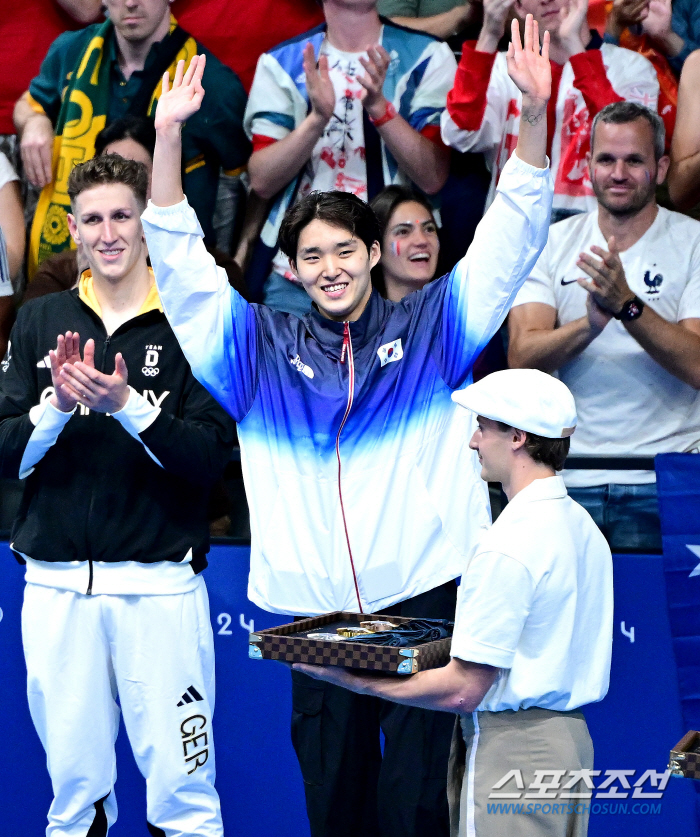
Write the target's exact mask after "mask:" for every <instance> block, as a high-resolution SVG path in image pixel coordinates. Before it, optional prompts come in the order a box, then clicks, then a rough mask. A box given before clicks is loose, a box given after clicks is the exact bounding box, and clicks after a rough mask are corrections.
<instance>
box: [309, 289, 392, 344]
mask: <svg viewBox="0 0 700 837" xmlns="http://www.w3.org/2000/svg"><path fill="white" fill-rule="evenodd" d="M391 308H392V303H391V302H387V300H385V299H384V298H383V297H381V296H380V295H379V293H378V292H377V291H376V290H374V289H373V290H372V294H371V296H370V298H369V299H368V300H367V305H366V306H365V310H364V311H363V312H362V315H361V316H360V318H359V319H357V320H355V321H354V322H351V323H350V339H351V340H352V345H353V348H354V349H356V350H357V349H361V348H362V347H363V346H364V345H366V344H367V343H369V342H370V341H371V340H373V339H374V337H375V335H376V334H377V332H378V331H379V330H380V328H381V326H382V324H383V323H384V322H385V320H386V318H387V317H388V316H389V312H390V310H391ZM303 322H304V325H305V327H306V330H307V331H308V333H309V334H310V335H311V336H312V337H313V338H314V339H315V340H317V341H318V342H319V343H320V344H321V345H322V346H323V347H324V348H325V349H327V350H328V349H330V353H331V354H332V355H333V356H334V357H338V358H339V357H340V355H341V352H342V349H343V335H344V333H345V323H344V322H336V321H335V320H329V319H328V318H327V317H324V316H323V314H321V313H320V312H319V311H318V309H317V308H316V306H315V305H314V308H313V310H312V311H311V312H310V313H309V314H306V315H305V316H304V318H303Z"/></svg>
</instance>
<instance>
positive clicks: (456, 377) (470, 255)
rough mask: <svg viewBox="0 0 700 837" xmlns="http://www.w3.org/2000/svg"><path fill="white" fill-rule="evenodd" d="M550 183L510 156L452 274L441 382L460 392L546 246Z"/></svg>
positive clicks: (542, 174) (445, 310)
mask: <svg viewBox="0 0 700 837" xmlns="http://www.w3.org/2000/svg"><path fill="white" fill-rule="evenodd" d="M552 192H553V187H552V177H551V172H550V170H549V168H545V169H540V168H536V167H535V166H531V165H529V164H528V163H526V162H524V161H523V160H521V159H520V158H519V157H518V155H517V154H513V155H512V156H511V157H510V159H509V160H508V162H507V163H506V165H505V167H504V169H503V173H502V175H501V179H500V181H499V183H498V189H497V192H496V198H495V200H494V201H493V203H492V204H491V206H490V207H489V208H488V210H487V211H486V214H485V215H484V217H483V218H482V219H481V221H480V222H479V226H478V227H477V229H476V233H475V234H474V239H473V241H472V243H471V245H470V246H469V249H468V250H467V254H466V255H465V256H464V258H463V259H461V260H460V261H459V262H458V263H457V265H455V267H454V268H453V270H452V272H451V273H450V276H449V279H448V281H447V288H446V292H445V300H444V304H443V327H442V338H443V366H442V374H443V379H444V380H445V382H446V383H447V384H448V385H449V386H452V387H459V386H461V384H462V382H463V381H464V379H465V377H466V375H467V374H468V373H469V370H470V369H471V367H472V365H473V363H474V361H475V360H476V358H477V357H478V355H479V353H480V352H481V351H482V349H483V348H484V347H485V346H486V344H487V343H488V341H489V340H490V339H491V337H492V336H493V335H494V334H495V333H496V331H498V329H499V328H500V326H501V324H502V323H503V321H504V319H505V318H506V315H507V314H508V311H509V310H510V307H511V305H512V303H513V300H514V298H515V295H516V294H517V292H518V290H519V289H520V286H521V285H522V284H523V282H524V281H525V279H526V277H527V276H529V275H530V272H531V271H532V269H533V267H534V265H535V262H536V261H537V259H538V257H539V255H540V253H541V252H542V249H543V247H544V246H545V243H546V241H547V235H548V232H549V218H550V212H551V209H552Z"/></svg>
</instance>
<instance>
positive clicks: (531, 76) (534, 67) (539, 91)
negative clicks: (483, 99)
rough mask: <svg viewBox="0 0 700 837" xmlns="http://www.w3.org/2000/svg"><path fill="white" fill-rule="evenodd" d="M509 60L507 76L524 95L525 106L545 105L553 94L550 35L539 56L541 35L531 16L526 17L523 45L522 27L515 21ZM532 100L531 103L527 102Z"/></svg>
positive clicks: (545, 37)
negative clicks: (522, 43) (522, 41)
mask: <svg viewBox="0 0 700 837" xmlns="http://www.w3.org/2000/svg"><path fill="white" fill-rule="evenodd" d="M511 35H512V37H511V42H510V44H509V46H508V52H507V54H506V61H507V63H508V75H509V76H510V77H511V79H512V80H513V81H514V82H515V84H516V85H517V86H518V89H519V90H520V92H521V93H522V94H523V107H524V108H525V107H527V106H528V105H532V104H537V103H540V104H541V103H546V102H547V101H548V100H549V97H550V96H551V94H552V68H551V66H550V64H549V32H545V33H544V38H543V39H542V52H541V53H540V35H539V26H538V25H537V21H536V20H535V19H534V18H533V16H532V15H528V16H527V17H526V18H525V39H524V41H525V42H524V45H521V42H520V27H519V26H518V21H517V20H514V21H513V23H512V26H511ZM526 99H529V102H526V101H525V100H526Z"/></svg>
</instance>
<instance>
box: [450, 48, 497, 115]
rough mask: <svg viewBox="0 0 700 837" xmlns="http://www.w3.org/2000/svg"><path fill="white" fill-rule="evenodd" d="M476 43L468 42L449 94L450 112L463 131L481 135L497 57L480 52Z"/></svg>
mask: <svg viewBox="0 0 700 837" xmlns="http://www.w3.org/2000/svg"><path fill="white" fill-rule="evenodd" d="M475 47H476V41H467V43H465V44H464V47H463V49H462V57H461V59H460V61H459V66H458V67H457V75H456V76H455V83H454V87H453V88H452V90H450V92H449V93H448V94H447V111H448V113H449V114H450V116H451V117H452V121H453V122H454V123H455V125H456V126H457V127H458V128H461V129H462V130H463V131H478V130H479V128H480V127H481V123H482V122H483V120H484V113H485V112H486V92H487V90H488V88H489V80H490V78H491V70H492V69H493V62H494V61H495V60H496V53H490V52H477V50H476V48H475Z"/></svg>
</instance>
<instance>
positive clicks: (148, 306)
mask: <svg viewBox="0 0 700 837" xmlns="http://www.w3.org/2000/svg"><path fill="white" fill-rule="evenodd" d="M148 272H149V273H150V275H151V287H150V289H149V291H148V294H147V296H146V299H144V301H143V305H142V306H141V308H140V309H139V311H138V313H137V314H136V316H137V317H139V316H140V315H141V314H147V313H148V312H149V311H160V312H161V314H162V313H163V306H162V304H161V301H160V297H159V296H158V289H157V288H156V281H155V276H154V275H153V268H151V267H149V268H148ZM78 297H79V298H80V299H81V300H82V302H84V303H85V304H86V305H87V306H88V308H90V309H92V310H93V311H94V312H95V313H96V314H97V316H98V317H99V318H100V319H102V308H101V307H100V303H99V302H98V300H97V296H96V294H95V288H94V282H93V278H92V271H91V270H90V268H87V270H84V271H83V272H82V273H81V274H80V279H79V280H78Z"/></svg>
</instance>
